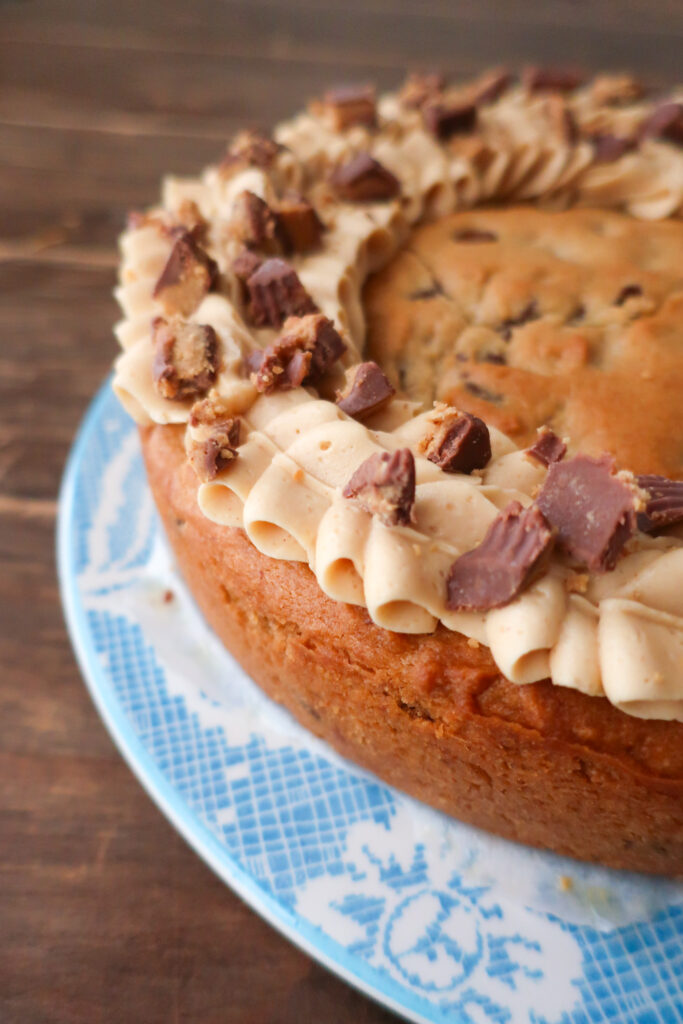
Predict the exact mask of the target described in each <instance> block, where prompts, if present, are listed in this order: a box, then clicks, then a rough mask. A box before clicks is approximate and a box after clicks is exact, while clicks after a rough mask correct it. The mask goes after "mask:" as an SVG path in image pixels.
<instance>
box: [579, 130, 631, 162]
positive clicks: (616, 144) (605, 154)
mask: <svg viewBox="0 0 683 1024" xmlns="http://www.w3.org/2000/svg"><path fill="white" fill-rule="evenodd" d="M589 141H590V142H591V143H592V145H593V160H594V161H595V163H596V164H611V163H614V161H615V160H619V159H620V158H621V157H622V156H625V155H626V153H630V152H632V151H633V150H634V149H635V148H636V147H637V145H638V144H637V142H636V140H635V139H630V138H626V137H624V136H620V135H591V136H590V137H589Z"/></svg>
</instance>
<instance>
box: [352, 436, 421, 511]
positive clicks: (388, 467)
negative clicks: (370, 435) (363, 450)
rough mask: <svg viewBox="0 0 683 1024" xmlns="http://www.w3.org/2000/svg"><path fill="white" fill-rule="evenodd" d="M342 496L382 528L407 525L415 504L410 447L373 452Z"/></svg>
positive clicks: (357, 471) (413, 471) (413, 473)
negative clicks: (357, 505)
mask: <svg viewBox="0 0 683 1024" xmlns="http://www.w3.org/2000/svg"><path fill="white" fill-rule="evenodd" d="M342 494H343V496H344V497H345V498H352V499H353V500H354V501H356V502H357V503H358V504H359V505H360V506H361V508H363V509H365V511H366V512H370V513H371V514H372V515H375V516H377V518H378V519H379V520H380V522H382V523H384V525H385V526H405V525H407V524H408V523H410V522H411V521H412V518H413V505H414V504H415V459H414V458H413V453H412V452H411V450H410V448H400V449H399V450H398V451H395V452H392V453H391V454H389V452H375V453H374V455H371V456H370V457H369V458H368V459H366V460H365V462H362V463H361V464H360V466H359V467H358V469H357V470H356V472H355V473H354V474H353V476H352V477H351V479H350V480H349V482H348V483H347V485H346V487H345V488H344V490H343V491H342Z"/></svg>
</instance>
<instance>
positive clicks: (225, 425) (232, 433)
mask: <svg viewBox="0 0 683 1024" xmlns="http://www.w3.org/2000/svg"><path fill="white" fill-rule="evenodd" d="M239 442H240V420H239V419H233V418H230V419H226V420H224V421H223V422H218V423H214V424H213V426H212V427H211V428H210V432H209V434H208V436H206V437H203V438H201V440H196V441H191V442H190V449H189V459H190V464H191V466H192V468H193V469H194V471H195V473H196V474H197V476H198V477H199V479H200V480H201V481H202V482H203V483H209V482H210V481H211V480H215V479H216V477H217V476H218V474H219V473H220V472H221V471H222V470H223V469H225V468H226V466H229V465H230V464H231V463H232V462H233V461H234V460H235V459H236V458H237V456H238V454H239V452H238V451H237V447H238V445H239Z"/></svg>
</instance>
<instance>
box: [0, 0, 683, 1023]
mask: <svg viewBox="0 0 683 1024" xmlns="http://www.w3.org/2000/svg"><path fill="white" fill-rule="evenodd" d="M682 43H683V4H682V3H681V0H614V2H607V0H555V2H553V0H546V2H544V3H541V2H534V0H516V2H515V3H511V2H507V0H461V2H459V3H455V2H453V0H421V2H419V3H418V2H415V0H331V2H329V3H327V4H316V3H315V2H314V0H286V2H285V0H240V2H222V3H221V2H216V0H213V2H212V0H194V2H191V3H188V2H183V3H181V2H179V0H163V2H162V0H150V2H145V0H116V2H115V3H109V2H95V0H64V2H56V0H53V2H50V0H24V2H22V0H14V2H8V0H0V666H1V669H2V671H1V675H0V1022H2V1024H39V1022H40V1024H42V1022H49V1024H57V1022H59V1024H61V1022H64V1024H80V1022H83V1024H99V1022H102V1024H114V1022H117V1024H118V1022H129V1021H131V1022H141V1024H157V1022H159V1024H166V1022H170V1024H176V1022H181V1021H182V1022H194V1021H197V1022H202V1024H213V1022H216V1024H218V1022H221V1024H232V1022H239V1024H242V1022H254V1024H257V1022H258V1024H261V1022H267V1024H276V1022H277V1024H289V1022H292V1024H293V1022H297V1024H300V1022H316V1024H317V1022H323V1024H327V1022H347V1021H349V1022H350V1021H353V1022H368V1024H370V1022H373V1024H377V1022H380V1021H388V1020H390V1019H393V1018H390V1015H389V1014H387V1013H386V1012H385V1011H384V1010H382V1009H380V1008H379V1007H377V1006H375V1005H373V1004H371V1003H370V1002H368V1001H366V1000H365V999H364V998H363V997H362V996H360V995H358V994H357V993H355V992H354V991H352V990H351V989H349V988H347V987H346V986H345V985H344V984H343V983H342V982H341V981H338V980H337V979H336V978H334V977H333V976H332V975H330V974H328V973H327V972H326V971H324V970H323V969H322V968H321V967H319V966H317V965H316V964H315V963H313V962H312V961H310V960H309V959H308V958H307V957H305V956H304V955H303V954H302V953H300V952H298V951H297V950H296V949H295V948H294V947H292V946H290V945H289V944H288V943H287V942H286V941H285V940H284V939H282V938H281V937H280V936H279V935H278V934H276V933H275V932H274V931H273V930H272V929H271V928H270V927H269V926H268V925H266V924H265V923H263V922H262V921H261V920H260V919H259V918H258V917H257V916H256V915H255V914H253V913H252V912H251V911H250V910H248V909H247V908H246V907H245V906H244V905H243V904H242V903H241V902H240V901H239V899H237V897H235V896H234V895H233V894H232V893H231V892H230V891H229V890H228V889H226V888H225V886H224V885H223V884H222V883H221V882H219V881H218V880H217V879H216V878H215V877H214V876H213V875H212V874H211V872H210V871H209V869H208V868H206V867H205V866H204V865H203V864H202V863H201V862H200V861H199V859H198V858H197V857H196V856H195V855H194V854H193V853H192V852H191V851H190V849H189V848H188V847H187V846H186V845H185V844H184V843H183V841H182V840H181V839H180V838H179V837H178V836H177V835H176V833H175V832H174V831H173V830H172V828H171V827H170V825H168V824H167V822H166V821H165V820H164V819H163V818H162V816H161V815H160V813H159V812H158V811H157V810H156V808H155V807H154V806H153V805H152V804H151V802H150V801H149V799H148V797H147V796H146V795H145V793H144V792H143V791H142V789H141V788H140V786H139V785H138V783H137V782H136V781H135V779H134V778H133V776H132V775H131V773H130V772H129V770H128V768H127V767H126V766H125V764H124V763H123V761H122V760H121V758H120V757H119V755H118V754H117V752H116V751H115V749H114V748H113V746H112V743H111V741H110V740H109V738H108V736H107V734H106V732H105V730H104V728H103V726H102V724H101V723H100V721H99V719H98V717H97V715H96V714H95V711H94V709H93V707H92V705H91V704H90V701H89V698H88V697H87V695H86V692H85V689H84V687H83V684H82V682H81V679H80V677H79V673H78V669H77V667H76V664H75V662H74V659H73V655H72V653H71V649H70V647H69V643H68V640H67V637H66V634H65V630H64V625H63V620H62V614H61V611H60V606H59V598H58V591H57V582H56V578H55V571H54V528H55V513H56V495H57V488H58V484H59V479H60V476H61V472H62V467H63V463H64V460H65V457H66V454H67V450H68V448H69V444H70V442H71V439H72V437H73V434H74V431H75V429H76V427H77V424H78V422H79V420H80V418H81V416H82V414H83V412H84V410H85V408H86V405H87V403H88V401H89V399H90V398H91V396H92V394H93V393H94V391H95V389H96V388H97V386H98V384H99V382H100V381H101V379H102V378H103V376H104V375H105V373H106V372H107V369H108V367H109V363H110V360H111V358H112V355H113V352H114V343H113V340H112V337H111V333H110V329H111V324H112V322H113V321H114V319H115V317H116V310H115V307H114V303H113V300H112V298H111V289H112V286H113V281H114V268H115V264H116V250H115V239H116V235H117V232H118V231H119V229H120V226H121V224H122V222H123V218H124V214H125V211H126V210H127V209H128V208H129V207H133V206H139V205H143V204H145V203H146V202H149V201H150V200H151V199H153V197H154V196H155V193H156V188H157V181H158V178H159V177H160V175H161V174H162V173H163V172H164V171H167V170H170V171H175V172H179V173H189V172H193V171H196V170H197V169H198V168H199V167H201V166H202V165H203V164H204V163H206V162H207V161H208V160H209V159H211V158H213V157H214V156H215V155H216V154H217V153H219V152H220V150H221V148H222V146H223V143H224V141H225V139H226V137H227V136H229V135H230V134H231V133H232V132H233V131H234V130H235V129H236V128H237V127H239V126H241V125H244V124H245V123H260V124H263V125H264V126H267V125H268V124H270V123H272V122H273V121H275V120H277V119H278V118H280V117H281V116H283V115H284V114H286V113H288V112H291V111H293V110H295V109H296V108H297V107H298V106H300V105H301V104H302V103H303V101H304V100H305V99H306V98H307V97H308V96H310V95H312V94H315V93H316V92H317V91H318V90H320V88H321V87H322V86H323V85H324V84H326V83H329V82H330V81H334V82H338V81H340V80H344V79H349V78H351V79H358V78H368V77H373V78H376V79H377V80H379V81H380V82H381V83H382V84H390V83H393V82H396V81H397V80H398V79H399V77H400V76H401V75H402V74H403V72H404V69H405V68H406V67H408V66H410V65H415V64H420V63H421V64H423V65H424V64H429V65H442V66H445V67H449V68H453V69H456V70H458V71H462V72H467V71H469V70H472V69H475V68H477V67H479V66H480V65H482V64H486V63H508V62H509V63H523V62H525V61H528V60H539V59H540V60H546V61H563V62H568V63H580V64H585V65H587V66H588V67H591V66H593V67H600V66H603V67H613V68H623V67H627V68H632V69H635V70H636V71H639V72H641V73H642V74H643V75H645V76H646V77H648V78H649V79H651V80H652V81H654V82H666V81H667V80H668V81H673V80H676V79H677V78H680V52H681V45H682Z"/></svg>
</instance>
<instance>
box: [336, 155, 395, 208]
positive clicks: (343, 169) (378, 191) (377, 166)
mask: <svg viewBox="0 0 683 1024" xmlns="http://www.w3.org/2000/svg"><path fill="white" fill-rule="evenodd" d="M330 184H331V185H332V187H333V188H334V190H335V192H336V193H337V195H338V196H339V198H340V199H346V200H349V201H350V202H356V203H368V202H374V201H376V200H381V199H393V198H394V196H397V195H398V194H399V192H400V190H401V186H400V185H399V182H398V179H397V178H395V177H394V175H393V174H392V173H391V171H388V170H387V169H386V167H384V166H383V165H382V164H381V163H379V161H378V160H375V159H374V158H373V157H371V156H370V154H369V153H366V152H363V153H358V155H357V156H354V157H353V158H352V159H351V160H349V161H348V163H345V164H342V165H341V166H339V167H337V168H335V170H334V171H333V172H332V174H331V175H330Z"/></svg>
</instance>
